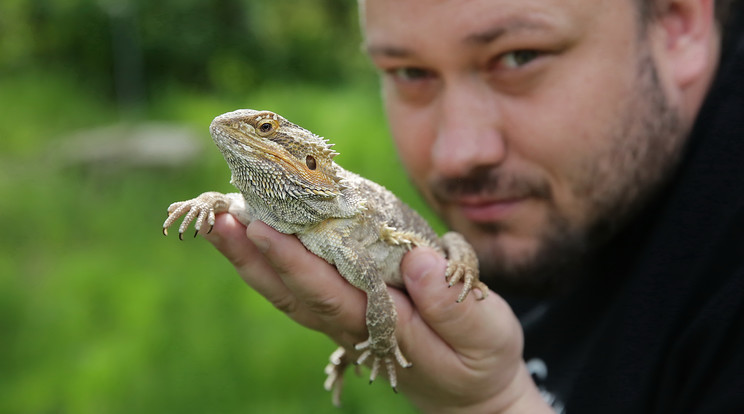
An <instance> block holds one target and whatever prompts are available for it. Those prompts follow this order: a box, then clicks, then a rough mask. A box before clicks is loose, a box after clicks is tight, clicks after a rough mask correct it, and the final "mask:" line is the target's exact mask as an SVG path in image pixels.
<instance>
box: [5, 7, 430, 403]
mask: <svg viewBox="0 0 744 414" xmlns="http://www.w3.org/2000/svg"><path fill="white" fill-rule="evenodd" d="M360 41H361V39H360V35H359V28H358V23H357V17H356V5H355V2H353V1H349V0H305V1H302V2H298V1H293V0H214V1H207V0H160V1H147V0H130V1H125V0H121V1H117V0H56V1H52V0H2V2H0V234H1V236H0V243H1V245H0V413H171V412H173V413H252V412H281V413H308V412H318V413H322V412H328V413H337V412H349V413H379V412H397V413H405V412H412V411H413V410H412V409H411V407H410V405H409V404H408V403H407V402H406V400H405V398H404V397H403V396H400V395H394V394H393V393H392V392H391V391H390V389H389V388H388V386H387V384H386V383H385V382H384V381H377V382H376V383H374V384H373V385H371V386H369V385H367V380H366V379H365V378H364V377H362V378H355V377H354V376H353V375H350V376H349V378H348V379H347V384H346V392H345V395H344V397H343V403H344V406H343V408H342V409H340V410H338V409H335V408H333V407H332V406H331V404H330V396H329V395H328V394H327V393H326V392H325V391H323V389H322V383H323V379H324V375H323V367H324V366H325V364H326V361H327V357H328V355H329V353H330V352H331V351H332V350H333V349H334V345H333V344H332V342H331V341H330V340H328V339H327V338H325V337H324V336H322V335H321V334H318V333H315V332H311V331H308V330H306V329H304V328H301V327H299V326H297V325H295V324H294V323H293V322H292V321H290V320H289V319H288V318H287V317H285V316H284V315H283V314H281V313H280V312H278V311H276V310H275V309H274V308H273V307H272V306H271V305H270V304H268V303H267V302H265V301H264V300H263V299H262V298H261V297H260V296H259V295H257V294H256V293H255V292H253V291H252V290H251V289H249V288H248V287H246V286H245V285H244V284H243V283H242V281H241V280H240V279H239V278H238V277H237V275H236V274H235V273H234V271H233V269H232V267H231V266H230V265H229V264H228V263H227V262H226V261H225V260H224V259H223V258H222V257H221V256H220V255H219V254H218V253H217V252H216V251H215V250H214V249H213V248H212V247H211V246H210V245H209V244H208V243H207V242H206V241H204V240H202V239H196V240H193V239H187V240H186V241H184V242H179V241H178V239H177V238H176V237H174V236H171V237H168V238H165V237H163V236H162V234H161V224H162V221H163V219H164V218H165V209H166V207H167V206H168V204H170V203H171V202H173V201H176V200H182V199H187V198H191V197H193V196H195V195H197V194H199V193H200V192H203V191H207V190H217V191H223V192H227V191H231V190H232V188H231V186H230V185H229V183H228V181H229V171H228V168H227V166H226V165H225V164H224V161H223V160H222V157H221V155H220V154H219V152H218V151H217V149H216V148H215V147H214V146H213V144H212V142H211V139H210V138H209V135H208V131H207V126H208V124H209V122H210V121H211V119H212V118H213V117H214V116H216V115H218V114H220V113H223V112H227V111H230V110H233V109H237V108H244V107H249V108H256V109H270V110H274V111H277V112H279V113H281V114H283V115H285V116H286V117H288V118H289V119H290V120H292V121H294V122H296V123H299V124H301V125H303V126H305V127H307V128H308V129H310V130H312V131H314V132H316V133H318V134H320V135H323V136H326V137H328V138H330V139H331V140H332V141H333V142H336V143H337V144H338V145H337V146H336V149H338V150H339V152H341V156H339V157H338V158H337V161H338V162H339V163H340V164H341V165H343V166H345V167H346V168H348V169H351V170H354V171H356V172H359V173H361V174H363V175H365V176H367V177H369V178H371V179H373V180H375V181H378V182H380V183H383V184H384V185H386V186H387V187H388V188H390V189H392V190H393V191H394V192H396V193H397V194H399V195H400V196H401V197H402V198H403V199H405V200H406V201H408V202H409V203H410V204H412V205H413V206H414V207H415V208H417V209H419V210H421V209H423V205H422V203H421V202H420V201H419V200H418V199H417V197H416V195H415V193H414V192H413V191H412V190H411V188H410V186H409V184H408V183H407V181H406V180H405V179H404V178H403V177H404V176H403V174H402V172H401V169H400V166H399V164H398V161H397V157H396V156H395V155H394V151H393V149H392V146H391V144H390V142H389V138H388V132H387V127H386V124H385V120H384V117H383V115H382V112H381V107H380V102H379V93H378V91H377V84H376V83H377V79H376V74H375V72H374V70H373V69H372V68H371V66H370V65H369V63H368V62H367V61H366V59H365V58H364V57H363V56H362V53H360V51H359V44H360ZM365 375H366V372H365Z"/></svg>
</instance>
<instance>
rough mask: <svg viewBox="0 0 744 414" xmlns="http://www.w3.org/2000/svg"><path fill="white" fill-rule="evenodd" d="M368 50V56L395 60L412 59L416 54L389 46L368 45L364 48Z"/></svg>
mask: <svg viewBox="0 0 744 414" xmlns="http://www.w3.org/2000/svg"><path fill="white" fill-rule="evenodd" d="M364 49H366V50H367V54H368V55H370V56H386V57H393V58H405V57H410V56H412V55H413V54H414V53H413V51H412V50H409V49H406V48H403V47H398V46H389V45H377V46H376V45H367V46H365V47H364Z"/></svg>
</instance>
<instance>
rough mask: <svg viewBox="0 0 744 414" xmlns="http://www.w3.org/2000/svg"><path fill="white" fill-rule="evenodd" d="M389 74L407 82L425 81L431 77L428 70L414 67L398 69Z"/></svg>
mask: <svg viewBox="0 0 744 414" xmlns="http://www.w3.org/2000/svg"><path fill="white" fill-rule="evenodd" d="M387 72H388V74H390V75H391V76H392V77H394V78H395V79H397V80H401V81H405V82H411V81H417V80H423V79H426V78H428V77H430V76H431V72H429V71H428V70H426V69H421V68H413V67H406V68H396V69H391V70H388V71H387Z"/></svg>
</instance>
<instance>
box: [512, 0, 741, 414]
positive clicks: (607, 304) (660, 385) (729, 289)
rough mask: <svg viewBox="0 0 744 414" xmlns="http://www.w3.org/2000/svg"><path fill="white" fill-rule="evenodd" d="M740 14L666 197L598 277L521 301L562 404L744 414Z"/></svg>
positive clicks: (528, 333)
mask: <svg viewBox="0 0 744 414" xmlns="http://www.w3.org/2000/svg"><path fill="white" fill-rule="evenodd" d="M737 7H738V6H737ZM738 11H739V13H738V15H737V16H738V17H735V18H734V19H733V22H732V24H731V25H730V27H729V28H728V29H727V39H726V42H725V44H724V53H723V55H722V58H721V64H720V66H719V69H718V73H717V76H716V79H715V81H714V83H713V86H712V87H711V90H710V92H709V93H708V96H707V97H706V100H705V102H704V104H703V107H702V109H701V112H700V114H699V116H698V119H697V120H696V124H695V126H694V128H693V131H692V133H691V136H690V140H689V142H688V144H687V146H686V149H685V154H684V156H683V160H682V162H681V165H680V168H679V171H678V174H677V175H676V176H675V178H674V179H673V180H672V182H671V183H669V185H668V186H667V187H666V189H665V191H664V192H663V194H662V195H661V196H660V198H658V199H657V200H656V202H655V203H653V204H652V205H650V206H649V207H648V208H647V209H646V210H645V211H644V212H642V213H641V214H640V215H639V216H638V217H637V218H636V219H634V221H633V222H632V223H631V224H630V225H629V226H628V227H627V228H626V229H625V230H624V231H623V232H622V233H621V234H619V235H618V236H617V237H616V238H615V239H614V240H612V241H611V242H610V243H609V244H608V245H607V246H606V248H604V250H603V251H602V252H601V253H600V257H601V259H602V260H601V262H600V263H601V264H600V265H599V268H598V269H595V272H593V274H594V277H593V278H592V279H591V280H587V281H585V282H583V283H582V284H581V285H580V286H579V287H577V288H576V289H575V290H573V291H571V292H569V293H566V294H564V295H562V296H560V297H557V298H554V299H551V300H550V301H543V302H540V303H538V304H536V305H534V306H530V307H529V308H528V309H525V310H523V311H520V309H519V306H518V304H516V303H515V308H516V309H515V311H516V312H517V314H518V316H519V317H520V320H521V322H522V325H523V327H524V331H525V351H524V357H525V360H526V361H527V363H528V367H529V368H530V370H531V372H532V373H533V377H534V378H535V380H536V383H537V384H538V386H539V387H540V388H541V390H542V391H543V393H544V396H545V398H546V399H548V400H549V401H550V402H551V403H552V404H553V407H554V408H555V409H556V411H558V412H566V413H569V414H576V413H675V414H676V413H706V414H707V413H744V30H742V28H744V13H741V7H738ZM507 299H508V298H507Z"/></svg>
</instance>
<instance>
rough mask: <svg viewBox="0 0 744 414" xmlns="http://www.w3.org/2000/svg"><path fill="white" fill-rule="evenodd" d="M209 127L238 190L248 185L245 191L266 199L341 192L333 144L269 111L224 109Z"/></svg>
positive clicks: (324, 195) (313, 196)
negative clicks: (231, 110)
mask: <svg viewBox="0 0 744 414" xmlns="http://www.w3.org/2000/svg"><path fill="white" fill-rule="evenodd" d="M209 130H210V133H211V134H212V138H213V139H214V141H215V143H216V144H217V146H218V147H219V148H220V151H221V152H222V154H223V155H224V157H225V159H226V160H227V163H228V164H229V165H230V169H231V170H232V173H233V183H234V184H235V185H236V186H238V187H239V188H240V189H241V191H245V190H249V189H248V188H243V187H245V186H250V191H253V192H256V193H258V194H257V195H259V196H261V197H262V198H268V199H276V198H280V199H285V198H287V197H292V198H300V199H318V198H333V197H336V196H338V195H339V194H340V191H341V185H340V179H339V178H338V176H337V175H336V170H337V168H338V167H337V165H336V164H335V163H334V162H333V157H335V156H336V155H337V153H336V152H335V151H333V150H332V149H331V147H332V145H330V144H328V143H327V141H326V140H324V139H323V138H321V137H319V136H317V135H315V134H313V133H312V132H310V131H308V130H306V129H304V128H302V127H300V126H298V125H295V124H293V123H291V122H289V121H287V120H286V119H284V118H282V117H281V116H279V115H277V114H275V113H273V112H269V111H255V110H252V109H240V110H237V111H233V112H228V113H226V114H223V115H220V116H218V117H217V118H215V119H214V121H212V124H211V125H210V127H209Z"/></svg>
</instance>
